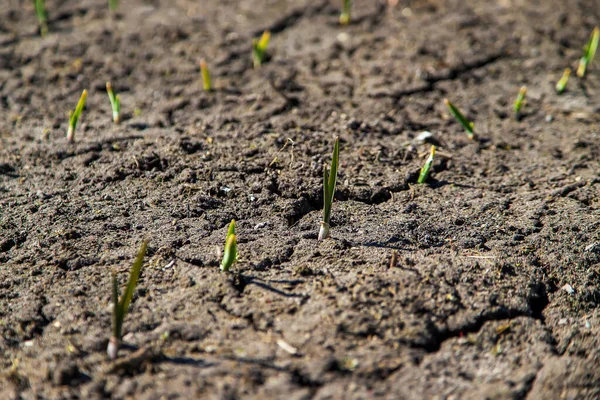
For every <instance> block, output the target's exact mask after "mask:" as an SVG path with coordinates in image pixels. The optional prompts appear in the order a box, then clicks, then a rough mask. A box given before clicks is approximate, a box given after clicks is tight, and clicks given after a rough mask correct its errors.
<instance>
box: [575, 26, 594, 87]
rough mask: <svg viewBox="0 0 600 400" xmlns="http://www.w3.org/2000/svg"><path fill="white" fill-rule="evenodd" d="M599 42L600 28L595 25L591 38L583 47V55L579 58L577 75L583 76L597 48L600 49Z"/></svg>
mask: <svg viewBox="0 0 600 400" xmlns="http://www.w3.org/2000/svg"><path fill="white" fill-rule="evenodd" d="M598 42H600V28H598V27H595V28H594V30H593V31H592V35H591V36H590V40H589V41H588V43H587V44H586V45H585V47H584V48H583V56H582V57H581V59H580V60H579V67H577V76H578V77H580V78H583V77H584V76H585V71H586V69H587V67H588V66H589V65H590V64H591V63H592V60H593V59H594V56H595V55H596V50H598Z"/></svg>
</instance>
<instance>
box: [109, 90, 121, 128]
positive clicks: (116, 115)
mask: <svg viewBox="0 0 600 400" xmlns="http://www.w3.org/2000/svg"><path fill="white" fill-rule="evenodd" d="M106 93H108V100H110V106H111V107H112V117H113V122H114V123H115V124H118V123H119V122H121V116H120V113H121V97H120V96H119V95H116V96H115V94H114V93H113V90H112V85H111V84H110V82H106Z"/></svg>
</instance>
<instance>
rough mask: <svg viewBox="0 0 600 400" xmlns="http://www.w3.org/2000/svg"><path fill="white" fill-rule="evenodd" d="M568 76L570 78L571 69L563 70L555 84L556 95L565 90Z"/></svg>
mask: <svg viewBox="0 0 600 400" xmlns="http://www.w3.org/2000/svg"><path fill="white" fill-rule="evenodd" d="M570 76H571V68H567V69H565V72H563V75H562V77H561V78H560V80H559V81H558V82H557V83H556V93H557V94H562V93H563V92H564V91H565V89H566V88H567V82H569V77H570Z"/></svg>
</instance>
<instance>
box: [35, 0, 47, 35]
mask: <svg viewBox="0 0 600 400" xmlns="http://www.w3.org/2000/svg"><path fill="white" fill-rule="evenodd" d="M34 6H35V14H36V16H37V19H38V23H39V25H40V36H46V34H47V33H48V15H47V14H46V4H45V0H34Z"/></svg>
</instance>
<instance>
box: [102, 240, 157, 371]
mask: <svg viewBox="0 0 600 400" xmlns="http://www.w3.org/2000/svg"><path fill="white" fill-rule="evenodd" d="M147 248H148V241H147V240H144V242H142V246H141V247H140V250H139V252H138V254H137V257H136V258H135V261H134V263H133V266H132V267H131V271H130V272H129V281H128V282H127V287H126V288H125V292H124V293H123V296H121V299H120V300H119V287H118V283H117V275H116V273H114V272H113V275H112V301H113V306H114V308H113V322H112V328H113V332H112V336H111V338H110V341H109V342H108V347H107V349H106V352H107V353H108V357H109V358H110V359H112V360H114V359H116V358H117V356H118V353H119V346H120V344H121V338H122V333H123V320H124V319H125V315H126V314H127V309H128V308H129V303H131V298H132V297H133V292H134V290H135V287H136V285H137V282H138V279H139V277H140V272H141V270H142V265H143V264H144V256H145V255H146V250H147Z"/></svg>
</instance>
